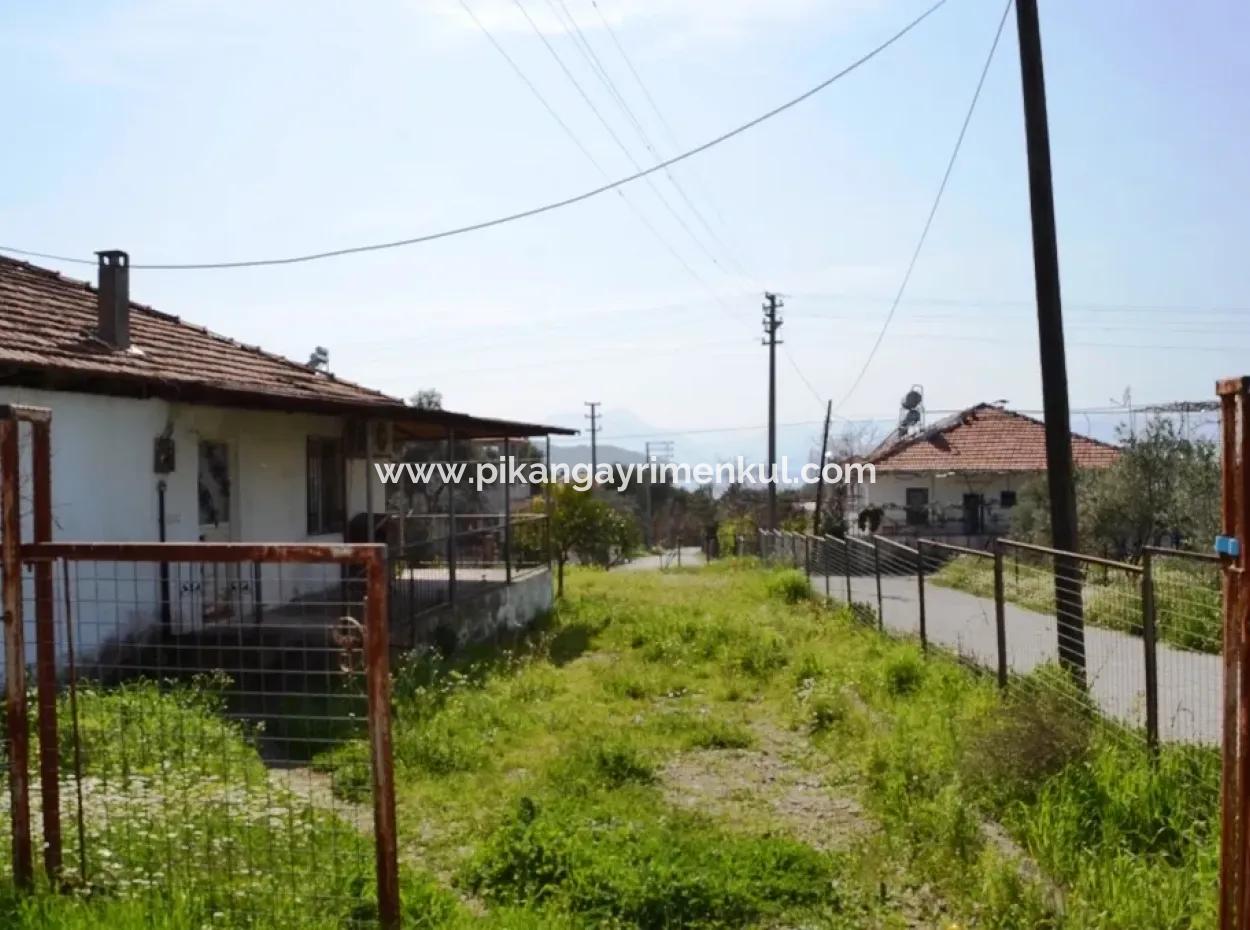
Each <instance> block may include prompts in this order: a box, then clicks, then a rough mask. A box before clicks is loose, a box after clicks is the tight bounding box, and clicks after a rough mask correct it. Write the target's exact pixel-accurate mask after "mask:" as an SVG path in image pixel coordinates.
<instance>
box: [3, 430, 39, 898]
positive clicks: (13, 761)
mask: <svg viewBox="0 0 1250 930" xmlns="http://www.w3.org/2000/svg"><path fill="white" fill-rule="evenodd" d="M17 431H18V420H17V419H16V415H15V412H14V411H13V410H12V409H11V408H5V409H3V410H2V411H0V571H2V572H3V574H4V592H3V594H4V596H3V605H4V666H5V668H4V685H5V724H6V727H5V731H6V732H5V736H6V749H7V750H8V752H7V755H8V759H9V815H10V819H11V821H12V830H13V882H14V884H15V885H17V886H18V887H19V888H29V887H30V886H31V885H32V884H33V882H34V868H33V864H32V862H31V845H30V771H29V765H30V728H29V722H28V719H27V710H26V643H25V636H24V629H23V621H22V563H21V554H20V552H19V546H20V544H21V533H22V517H21V509H20V505H21V501H20V496H21V488H20V483H19V481H20V478H19V473H18V461H19V459H18V437H17Z"/></svg>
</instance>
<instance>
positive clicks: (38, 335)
mask: <svg viewBox="0 0 1250 930" xmlns="http://www.w3.org/2000/svg"><path fill="white" fill-rule="evenodd" d="M95 329H96V292H95V288H94V287H92V286H91V285H90V284H87V283H86V282H83V281H76V280H73V279H72V278H65V277H62V276H61V275H59V274H57V273H56V272H54V271H48V270H46V269H43V268H40V267H38V266H36V265H30V264H27V263H26V262H19V261H14V260H12V259H8V258H4V257H3V256H0V366H6V367H21V368H37V369H46V370H59V371H65V372H74V373H79V374H82V375H97V376H101V377H105V378H107V377H110V376H111V377H116V378H123V379H129V378H135V379H142V380H147V381H152V382H160V383H162V384H164V385H167V386H169V387H179V386H185V387H188V388H193V387H195V386H207V387H212V388H215V389H218V390H232V389H237V390H238V391H240V392H244V393H261V394H265V395H269V396H273V395H278V396H283V397H291V398H305V399H316V400H332V401H333V400H340V401H349V402H357V403H362V404H367V405H401V404H402V403H403V402H402V401H400V400H399V399H398V398H394V397H389V396H387V395H386V394H382V393H380V392H378V391H373V390H370V389H368V388H364V387H360V386H359V385H355V384H351V383H349V382H346V381H341V380H339V379H337V378H335V377H334V376H333V375H329V374H326V373H324V372H318V371H314V370H313V369H311V368H308V367H307V366H305V365H300V364H298V363H296V362H293V361H291V360H289V359H286V358H282V357H281V356H278V355H274V354H272V353H269V352H265V351H262V350H261V349H259V348H257V347H255V346H248V345H244V344H242V343H239V342H235V341H234V340H233V339H227V338H226V337H225V336H219V335H217V334H216V333H212V332H209V331H208V330H207V329H205V328H203V327H202V326H195V325H193V324H191V323H187V322H185V321H183V320H180V319H178V317H176V316H170V315H169V314H166V313H160V312H158V311H156V310H153V309H151V308H150V307H145V306H142V305H141V304H135V303H132V304H131V314H130V333H131V344H132V346H133V348H132V349H131V350H130V351H124V350H114V349H110V348H109V347H107V346H105V345H103V344H102V343H100V342H99V341H98V340H96V339H95V338H94V336H93V334H94V332H95Z"/></svg>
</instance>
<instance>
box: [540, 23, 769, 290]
mask: <svg viewBox="0 0 1250 930" xmlns="http://www.w3.org/2000/svg"><path fill="white" fill-rule="evenodd" d="M557 3H558V4H559V8H560V10H563V11H564V15H565V16H566V17H567V19H568V24H569V25H571V26H572V27H573V34H574V36H575V37H576V39H577V40H578V45H579V48H580V49H581V51H582V56H583V57H584V58H586V60H587V63H588V64H589V65H590V66H591V70H592V71H594V72H595V73H596V75H597V76H598V78H599V81H600V83H602V84H603V85H604V87H605V88H606V89H607V91H608V94H609V95H610V96H611V97H612V98H613V100H614V101H615V102H616V105H617V107H618V108H619V109H620V110H621V112H622V113H624V114H625V118H626V119H627V120H628V121H629V122H630V124H631V125H632V126H633V127H634V131H635V132H636V133H637V134H638V138H639V139H641V140H642V144H643V147H644V148H645V149H646V150H647V152H648V153H650V155H651V157H652V158H654V159H655V160H656V161H661V160H663V158H664V156H663V154H662V153H661V151H660V150H659V148H658V147H657V146H656V145H655V143H654V142H653V140H652V139H651V136H650V134H649V133H648V132H647V130H646V128H645V127H644V126H643V124H642V121H641V120H639V119H638V116H637V114H635V113H634V110H633V107H631V106H630V105H629V102H628V101H627V100H626V99H625V95H624V94H622V93H621V90H620V88H619V87H618V86H617V84H616V81H614V80H612V75H611V74H610V73H609V72H608V69H607V68H606V67H605V66H604V64H603V61H602V59H600V58H599V55H598V54H597V53H596V52H595V49H594V46H593V45H592V44H591V42H590V39H589V38H588V37H587V36H586V34H585V33H584V32H583V31H582V27H581V25H580V24H579V23H578V22H577V18H576V17H575V16H574V15H573V11H572V10H570V9H569V7H568V4H567V3H566V2H565V0H547V5H548V6H550V7H551V11H552V12H553V13H556V15H557V17H559V13H558V11H557V9H556V4H557ZM618 48H619V45H618ZM621 53H622V55H623V54H624V50H621ZM626 63H627V64H628V61H627V62H626ZM631 70H632V66H631ZM664 176H665V177H666V178H668V182H669V183H670V184H671V185H672V186H673V189H674V190H676V191H677V194H678V196H679V197H681V199H682V202H683V203H684V204H685V205H686V209H688V210H689V211H690V212H691V214H693V216H694V218H695V219H696V220H698V222H699V225H700V226H702V227H703V231H704V232H705V233H707V236H708V238H709V239H710V240H711V241H712V243H713V244H714V245H715V246H716V247H717V249H718V250H719V252H720V254H721V255H722V256H723V257H724V258H725V259H726V260H727V262H728V264H730V265H731V266H733V268H734V270H736V271H737V272H738V273H739V274H740V275H742V276H743V277H745V278H753V275H752V274H751V273H750V272H749V271H747V270H746V268H745V267H744V266H743V264H742V262H741V261H739V259H738V257H737V255H736V254H735V253H734V252H733V250H732V249H730V248H729V246H727V245H726V244H725V242H724V240H722V239H721V237H720V236H719V235H717V233H716V230H714V229H713V228H712V225H711V223H709V222H708V221H707V217H705V216H704V215H703V211H702V210H700V209H699V207H698V206H697V205H696V204H695V202H694V201H693V200H692V199H691V197H690V194H689V192H688V191H687V190H686V188H685V186H684V185H683V184H682V183H681V182H680V181H678V180H677V176H676V175H674V174H673V172H672V170H671V169H669V168H665V169H664ZM717 264H718V265H719V262H717Z"/></svg>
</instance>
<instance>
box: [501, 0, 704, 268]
mask: <svg viewBox="0 0 1250 930" xmlns="http://www.w3.org/2000/svg"><path fill="white" fill-rule="evenodd" d="M512 2H513V4H515V6H516V8H517V9H518V10H520V11H521V15H522V16H524V17H525V21H526V22H527V23H529V24H530V28H531V29H533V31H534V34H535V35H536V36H538V38H539V39H540V40H541V41H542V43H543V45H544V46H546V48H547V51H548V52H550V53H551V57H552V58H554V59H555V62H556V64H557V65H559V66H560V70H561V71H562V72H564V76H565V77H566V78H568V80H569V83H571V84H572V85H573V87H574V89H575V90H576V91H577V93H578V95H579V96H581V98H582V100H583V101H584V102H585V103H586V106H588V107H590V111H591V112H592V113H594V115H595V118H596V119H598V120H599V123H600V124H601V125H602V126H603V128H604V129H605V130H606V131H607V133H608V135H609V136H610V137H611V139H612V141H613V142H615V143H616V147H617V148H619V149H620V150H621V153H622V154H623V155H624V156H625V158H626V160H627V161H629V163H630V164H631V165H633V166H634V170H635V171H641V170H642V165H640V164H639V163H638V160H637V159H636V158H634V155H633V153H632V152H631V151H630V150H629V147H628V146H627V145H626V144H625V143H624V142H623V141H622V140H621V137H620V136H619V135H617V132H616V130H615V129H613V128H612V124H611V123H609V122H608V120H607V118H606V117H605V116H604V115H603V111H601V110H600V109H599V107H598V106H596V105H595V102H594V101H593V100H592V99H591V98H590V95H589V94H588V93H586V90H585V88H583V87H582V84H581V82H580V81H579V80H578V79H577V78H576V77H575V76H574V74H573V72H572V71H571V70H569V67H568V65H566V64H565V62H564V59H563V58H561V57H560V53H559V52H557V51H556V47H555V46H554V45H552V44H551V40H550V39H548V38H547V36H546V35H545V34H544V33H543V31H542V30H541V29H539V28H538V24H537V23H536V22H534V19H533V17H531V16H530V14H529V11H528V10H527V9H526V8H525V4H524V3H522V2H521V0H512ZM554 9H555V8H554V7H552V10H553V12H554ZM558 18H559V16H558V14H557V19H558ZM576 44H577V43H576V42H574V45H576ZM578 48H579V50H580V46H578ZM591 71H594V65H593V64H592V65H591ZM645 180H646V182H647V186H648V187H649V188H651V192H652V193H653V194H655V196H656V197H657V198H658V199H659V201H660V203H661V204H663V206H664V209H665V210H667V211H668V213H669V215H670V216H672V218H673V219H674V220H676V221H677V224H678V225H679V226H681V228H682V229H683V230H685V232H686V235H688V236H689V237H690V239H691V241H692V242H694V244H695V245H697V246H698V247H699V249H700V251H702V252H703V254H704V255H706V256H707V257H708V259H709V260H710V261H711V262H712V264H713V265H715V266H716V267H718V268H719V267H720V261H719V260H718V259H717V258H716V256H715V255H713V254H712V252H711V250H710V249H709V248H708V247H707V245H706V244H705V243H704V242H703V240H702V239H700V238H699V237H698V236H696V235H695V233H694V230H693V229H691V228H690V224H689V223H687V222H686V219H685V217H683V216H682V215H681V214H680V213H678V212H677V210H676V209H675V208H674V207H673V205H672V204H671V203H670V202H669V200H668V198H667V197H665V196H664V194H663V192H662V191H661V190H660V189H659V188H658V187H657V186H656V184H655V181H653V180H652V179H651V178H650V177H649V176H648V177H647V178H646V179H645Z"/></svg>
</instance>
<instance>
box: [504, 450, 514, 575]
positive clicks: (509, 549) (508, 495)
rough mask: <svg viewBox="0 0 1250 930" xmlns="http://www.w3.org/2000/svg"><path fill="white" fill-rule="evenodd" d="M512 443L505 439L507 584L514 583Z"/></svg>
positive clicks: (505, 571)
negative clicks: (510, 477) (510, 473)
mask: <svg viewBox="0 0 1250 930" xmlns="http://www.w3.org/2000/svg"><path fill="white" fill-rule="evenodd" d="M511 450H512V445H511V443H510V442H509V441H508V440H507V439H506V438H505V439H504V441H503V467H504V478H503V577H504V583H505V584H512V481H511V480H510V479H509V477H508V475H509V466H510V465H511V464H512V461H511V460H512V451H511Z"/></svg>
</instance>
